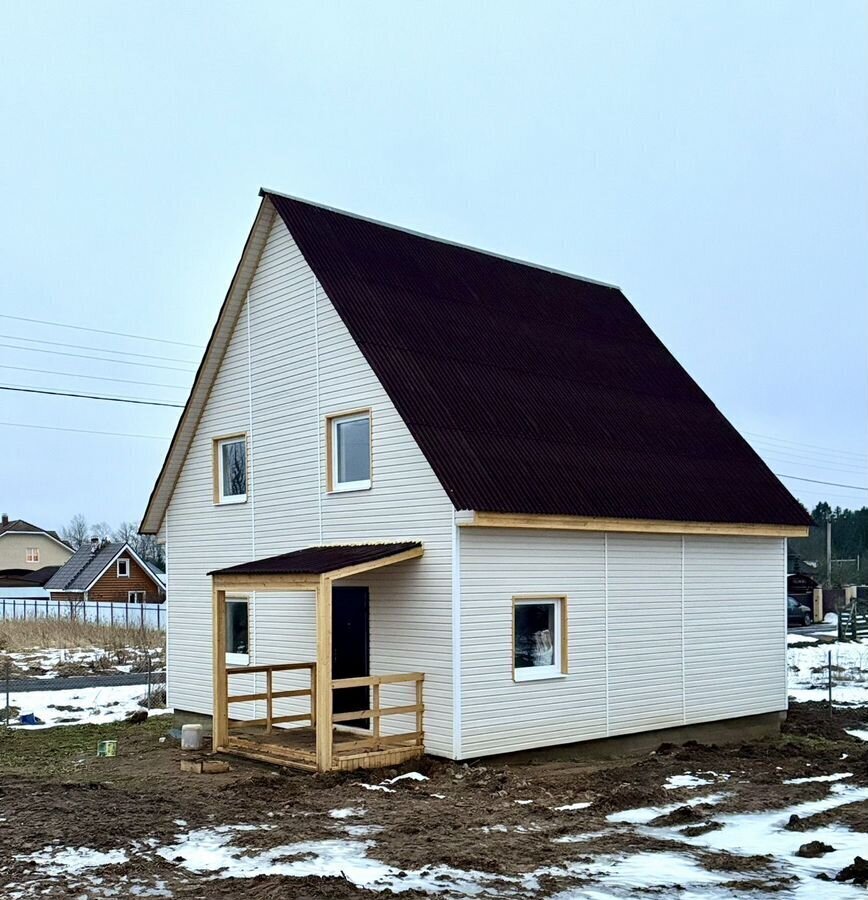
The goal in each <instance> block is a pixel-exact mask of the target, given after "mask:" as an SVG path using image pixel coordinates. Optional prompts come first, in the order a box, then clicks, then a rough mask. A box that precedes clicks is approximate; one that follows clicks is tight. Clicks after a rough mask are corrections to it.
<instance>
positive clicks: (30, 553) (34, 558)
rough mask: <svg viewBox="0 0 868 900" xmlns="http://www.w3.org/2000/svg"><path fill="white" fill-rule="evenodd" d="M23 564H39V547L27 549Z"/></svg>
mask: <svg viewBox="0 0 868 900" xmlns="http://www.w3.org/2000/svg"><path fill="white" fill-rule="evenodd" d="M24 561H25V562H39V547H28V548H27V550H26V552H25V554H24Z"/></svg>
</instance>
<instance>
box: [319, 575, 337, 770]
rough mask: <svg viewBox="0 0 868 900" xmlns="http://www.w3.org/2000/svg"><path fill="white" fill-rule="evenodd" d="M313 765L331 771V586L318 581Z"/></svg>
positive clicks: (326, 581)
mask: <svg viewBox="0 0 868 900" xmlns="http://www.w3.org/2000/svg"><path fill="white" fill-rule="evenodd" d="M316 673H317V674H316V766H317V769H318V770H319V771H320V772H328V771H329V770H330V769H331V768H332V763H333V756H332V740H333V736H332V583H331V581H330V580H329V579H328V578H325V577H323V578H321V579H320V583H319V588H318V589H317V592H316Z"/></svg>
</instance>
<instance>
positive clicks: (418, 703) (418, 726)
mask: <svg viewBox="0 0 868 900" xmlns="http://www.w3.org/2000/svg"><path fill="white" fill-rule="evenodd" d="M424 681H425V679H424V678H420V679H419V680H418V681H417V682H416V734H417V735H419V737H418V740H417V743H418V744H419V745H420V746H421V745H422V734H423V732H422V716H423V714H424V712H425V704H424V703H423V702H422V685H423V684H424Z"/></svg>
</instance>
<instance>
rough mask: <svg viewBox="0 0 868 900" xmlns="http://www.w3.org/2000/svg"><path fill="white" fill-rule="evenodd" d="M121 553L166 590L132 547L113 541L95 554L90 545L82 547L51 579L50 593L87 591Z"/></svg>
mask: <svg viewBox="0 0 868 900" xmlns="http://www.w3.org/2000/svg"><path fill="white" fill-rule="evenodd" d="M122 553H127V554H129V555H130V556H131V557H132V558H133V559H134V560H135V561H136V562H137V563H138V564H139V566H140V567H141V568H142V570H143V571H144V572H145V574H146V575H148V577H149V578H150V579H151V581H153V582H154V584H156V585H157V587H160V588H162V587H164V585H163V584H162V583H161V582H160V580H159V579H158V578H157V577H156V575H155V574H154V573H153V572H152V571H151V570H150V569H149V568H148V565H147V563H145V561H144V560H143V559H142V558H141V557H140V556H139V555H138V553H136V552H135V550H133V548H132V547H130V545H129V544H127V543H125V542H124V541H114V542H108V543H105V544H102V545H101V546H100V547H99V549H98V550H96V551H94V550H93V549H91V545H90V544H89V543H84V544H82V545H81V546H80V547H79V548H78V550H76V551H75V553H73V554H72V556H70V558H69V559H68V560H67V561H66V562H65V563H64V564H63V565H62V566H61V567H60V569H58V571H57V572H56V573H55V574H54V575H53V576H52V577H51V578H50V579H49V580H48V582H47V583H46V585H45V588H46V590H49V591H71V592H79V591H87V590H89V589H90V587H91V586H92V585H93V584H94V582H95V581H98V580H99V578H100V577H102V575H103V574H104V572H105V571H106V569H108V567H109V566H110V565H111V564H112V563H113V562H114V561H115V560H116V559H117V558H118V557H119V556H120V555H121V554H122Z"/></svg>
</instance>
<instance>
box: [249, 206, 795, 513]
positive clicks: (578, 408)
mask: <svg viewBox="0 0 868 900" xmlns="http://www.w3.org/2000/svg"><path fill="white" fill-rule="evenodd" d="M265 196H267V197H268V198H269V199H270V200H271V202H272V203H273V204H274V205H275V207H276V208H277V210H278V212H279V213H280V216H281V217H282V219H283V221H284V222H285V224H286V226H287V228H288V229H289V231H290V232H291V234H292V236H293V238H294V239H295V241H296V243H297V244H298V245H299V248H300V249H301V252H302V253H303V255H304V257H305V259H306V260H307V262H308V264H309V265H310V266H311V268H312V269H313V271H314V273H315V274H316V276H317V278H318V279H319V281H320V283H321V284H322V285H323V288H324V289H325V291H326V293H327V294H328V297H329V299H330V300H331V301H332V303H333V304H334V306H335V308H336V309H337V311H338V314H339V315H340V317H341V319H342V320H343V321H344V323H345V324H346V327H347V328H348V330H349V332H350V334H351V335H352V336H353V338H354V339H355V341H356V343H357V344H358V345H359V347H360V349H361V351H362V353H363V354H364V356H365V358H366V359H367V361H368V363H369V364H370V365H371V367H372V368H373V370H374V372H375V373H376V375H377V377H378V378H379V379H380V381H381V382H382V384H383V386H384V387H385V389H386V391H387V392H388V394H389V396H390V397H391V399H392V401H393V402H394V404H395V406H396V408H397V410H398V412H399V414H400V415H401V417H402V419H403V420H404V422H405V423H406V425H407V427H408V428H409V430H410V432H411V434H412V435H413V437H414V438H415V440H416V442H417V443H418V444H419V447H420V448H421V450H422V452H423V453H424V455H425V458H426V459H427V460H428V462H429V463H430V465H431V467H432V469H433V470H434V472H435V474H436V475H437V477H438V479H439V480H440V482H441V484H442V485H443V487H444V489H445V490H446V492H447V494H448V495H449V497H450V499H451V500H452V502H453V504H454V505H455V506H456V508H458V509H475V510H479V511H485V512H503V513H530V514H550V515H577V516H594V517H615V518H629V519H663V520H672V521H695V522H738V523H760V524H780V525H808V524H810V522H811V519H810V516H809V515H808V513H807V512H806V511H805V510H804V508H803V507H802V506H801V504H799V502H798V501H797V500H796V499H795V498H794V497H793V496H792V495H791V494H790V493H789V491H788V490H787V489H786V488H785V487H784V486H783V485H782V484H781V482H780V481H779V480H778V479H777V477H776V476H775V475H774V474H773V473H772V472H771V470H770V469H769V468H768V467H767V466H766V464H765V463H764V462H763V461H762V460H761V459H760V457H759V456H758V455H757V454H756V453H755V452H754V450H753V449H752V448H751V447H750V445H749V444H748V443H747V442H746V441H745V440H744V439H743V438H742V437H741V435H739V433H738V432H737V431H736V430H735V428H733V426H732V425H730V423H729V422H728V421H727V420H726V418H724V416H723V415H722V414H721V413H720V411H719V410H718V409H717V408H716V407H715V405H714V404H713V403H712V402H711V400H710V399H709V398H708V397H707V396H706V394H705V393H704V392H703V391H702V389H701V388H700V387H699V386H698V385H697V384H696V382H695V381H694V380H693V379H692V378H691V377H690V376H689V375H688V374H687V372H686V371H685V370H684V369H683V368H682V367H681V365H680V364H679V363H678V362H677V360H676V359H675V358H674V357H673V356H672V354H671V353H670V352H669V351H668V350H667V349H666V347H665V346H664V345H663V344H662V343H661V341H660V340H659V339H658V338H657V337H656V335H655V334H654V333H653V332H652V331H651V329H650V328H649V327H648V325H647V324H646V323H645V321H644V320H643V319H642V317H641V316H640V315H639V313H638V312H636V310H635V309H634V308H633V306H632V305H631V304H630V302H629V300H627V298H626V297H625V296H624V295H623V294H622V293H621V291H620V290H619V289H618V288H615V287H611V286H607V285H601V284H598V283H596V282H591V281H586V280H583V279H580V278H577V277H573V276H570V275H565V274H561V273H557V272H553V271H550V270H548V269H544V268H540V267H536V266H533V265H529V264H526V263H520V262H516V261H513V260H509V259H505V258H503V257H499V256H495V255H493V254H489V253H485V252H482V251H478V250H473V249H470V248H467V247H462V246H459V245H456V244H450V243H448V242H446V241H440V240H437V239H434V238H427V237H424V236H420V235H417V234H414V233H410V232H407V231H403V230H401V229H398V228H394V227H391V226H387V225H383V224H379V223H376V222H371V221H369V220H367V219H362V218H359V217H356V216H352V215H349V214H346V213H340V212H336V211H334V210H330V209H325V208H323V207H320V206H315V205H313V204H310V203H305V202H302V201H299V200H294V199H290V198H287V197H284V196H281V195H277V194H270V193H266V194H265ZM685 302H689V298H685ZM733 349H734V354H733V365H738V364H739V363H738V359H737V348H733Z"/></svg>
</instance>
